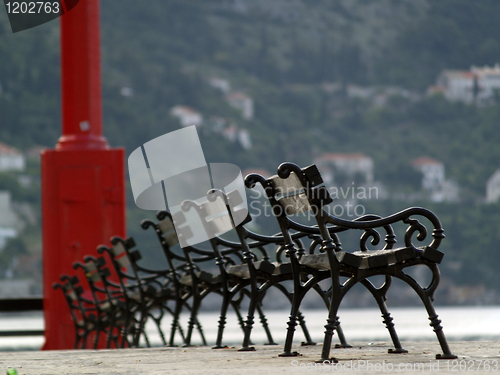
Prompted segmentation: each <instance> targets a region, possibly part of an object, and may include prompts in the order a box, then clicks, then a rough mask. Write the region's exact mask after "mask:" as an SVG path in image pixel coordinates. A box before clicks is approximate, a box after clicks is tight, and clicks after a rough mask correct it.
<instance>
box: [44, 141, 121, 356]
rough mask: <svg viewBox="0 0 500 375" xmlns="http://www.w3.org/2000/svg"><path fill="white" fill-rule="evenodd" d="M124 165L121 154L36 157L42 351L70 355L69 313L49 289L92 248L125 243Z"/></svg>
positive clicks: (74, 153)
mask: <svg viewBox="0 0 500 375" xmlns="http://www.w3.org/2000/svg"><path fill="white" fill-rule="evenodd" d="M124 160H125V158H124V150H123V149H121V148H120V149H87V150H85V149H81V150H77V149H76V150H75V149H73V150H62V149H57V150H47V151H45V152H44V153H43V154H42V218H43V223H42V224H43V278H44V280H43V293H44V315H45V317H44V318H45V340H46V341H45V345H44V346H43V349H71V348H73V345H74V340H75V332H74V331H75V330H74V323H73V322H72V321H71V317H70V313H69V307H68V305H67V303H66V301H65V299H64V296H63V293H62V292H61V290H54V289H53V288H52V284H53V283H54V282H58V281H59V277H60V275H61V274H63V273H66V274H68V275H70V276H71V275H74V274H75V273H76V271H75V270H73V268H72V264H73V262H75V261H82V260H83V257H84V256H85V255H87V254H89V255H94V256H98V254H97V251H96V250H97V246H98V245H100V244H109V239H110V238H111V237H112V236H122V237H125V232H126V229H125V188H124V181H125V168H124ZM78 276H79V279H80V280H82V276H83V275H81V274H78ZM82 281H83V286H84V288H85V287H86V284H85V281H84V280H82Z"/></svg>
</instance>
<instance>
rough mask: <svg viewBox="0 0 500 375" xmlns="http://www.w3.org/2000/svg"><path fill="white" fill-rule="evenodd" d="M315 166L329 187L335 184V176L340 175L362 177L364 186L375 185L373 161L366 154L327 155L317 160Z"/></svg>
mask: <svg viewBox="0 0 500 375" xmlns="http://www.w3.org/2000/svg"><path fill="white" fill-rule="evenodd" d="M314 164H316V166H317V167H318V169H319V171H320V172H321V175H322V177H323V180H324V181H325V183H326V184H327V185H328V184H333V183H335V182H336V181H335V175H336V174H339V173H341V174H343V175H347V176H350V177H352V178H354V176H355V175H356V174H357V175H360V176H362V178H363V182H362V183H363V184H366V185H370V184H372V183H373V160H372V158H370V157H369V156H366V155H364V154H360V153H350V154H342V153H325V154H322V155H320V156H319V157H317V158H315V159H314ZM337 182H338V181H337Z"/></svg>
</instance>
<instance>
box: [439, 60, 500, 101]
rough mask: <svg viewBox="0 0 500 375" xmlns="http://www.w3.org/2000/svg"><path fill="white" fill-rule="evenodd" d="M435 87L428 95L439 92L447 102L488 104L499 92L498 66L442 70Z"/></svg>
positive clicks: (499, 75) (499, 77) (499, 66)
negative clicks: (497, 91)
mask: <svg viewBox="0 0 500 375" xmlns="http://www.w3.org/2000/svg"><path fill="white" fill-rule="evenodd" d="M436 83H437V86H433V87H431V88H430V89H429V92H430V93H434V92H441V93H443V94H444V96H445V98H446V99H448V100H457V101H463V102H465V103H472V102H474V100H476V102H477V103H482V104H485V103H488V102H490V101H491V100H492V99H493V98H494V97H495V90H500V65H498V64H496V65H495V66H494V67H492V68H491V67H488V66H484V67H482V68H480V67H476V66H472V67H471V68H470V70H444V71H443V72H442V73H441V74H440V75H439V76H438V78H437V82H436Z"/></svg>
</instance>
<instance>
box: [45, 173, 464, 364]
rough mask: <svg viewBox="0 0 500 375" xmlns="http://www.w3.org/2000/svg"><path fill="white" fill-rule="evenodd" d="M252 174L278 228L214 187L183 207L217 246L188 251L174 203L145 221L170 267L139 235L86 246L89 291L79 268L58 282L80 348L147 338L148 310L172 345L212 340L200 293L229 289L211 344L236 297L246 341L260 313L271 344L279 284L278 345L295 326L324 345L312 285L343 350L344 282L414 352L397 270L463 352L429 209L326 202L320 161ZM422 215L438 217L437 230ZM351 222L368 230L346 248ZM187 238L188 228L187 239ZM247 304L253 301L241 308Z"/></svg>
mask: <svg viewBox="0 0 500 375" xmlns="http://www.w3.org/2000/svg"><path fill="white" fill-rule="evenodd" d="M245 183H246V185H247V187H248V188H256V186H257V185H260V186H261V187H262V188H263V189H264V192H265V195H266V197H267V200H268V203H269V204H270V205H271V206H272V208H273V214H274V216H275V218H276V220H277V222H278V224H279V227H280V233H277V234H276V235H273V236H266V235H261V234H258V233H255V232H253V231H251V230H250V229H248V223H249V222H250V221H251V220H252V219H251V217H250V215H249V214H248V211H247V210H246V209H239V210H236V208H235V207H237V206H238V205H239V203H240V202H241V201H242V199H241V196H239V195H238V194H239V193H238V192H237V191H234V192H229V193H227V194H225V193H223V192H221V191H214V192H210V194H209V195H208V199H207V201H206V202H204V203H196V202H193V201H186V202H184V203H183V205H182V210H183V211H184V212H188V211H190V210H195V211H196V212H197V213H198V215H199V218H200V220H201V222H202V223H203V230H205V231H206V233H208V234H210V235H209V237H212V238H211V239H210V241H209V243H210V244H209V247H208V248H200V247H196V246H185V247H183V248H182V249H181V250H179V247H178V246H177V244H178V242H179V236H181V237H182V236H185V237H189V236H190V235H192V234H189V231H184V230H183V231H177V232H176V230H175V227H177V228H179V227H180V225H179V224H182V223H183V220H184V218H183V217H182V216H183V215H182V213H176V214H175V215H174V217H172V215H171V214H170V213H169V212H166V211H160V212H159V213H158V214H157V221H150V220H145V221H143V222H142V223H141V225H142V228H143V229H153V230H154V231H155V233H156V235H157V238H158V240H159V243H160V245H161V249H162V250H163V253H164V255H165V257H166V259H167V262H168V268H167V269H165V270H150V269H145V268H143V267H141V266H140V265H139V264H138V260H139V259H140V258H141V255H140V252H139V250H137V249H136V248H135V244H134V241H133V240H132V239H127V240H124V239H121V238H113V239H112V241H111V242H112V246H111V247H105V246H101V247H100V248H99V249H98V251H99V253H103V254H104V253H105V254H106V258H104V257H99V258H94V257H90V256H88V257H86V258H85V259H84V262H82V263H75V265H74V267H75V268H81V269H83V271H84V272H83V273H84V275H85V278H86V279H87V281H88V285H89V287H90V290H88V291H84V289H83V287H82V286H81V282H80V280H79V279H78V278H77V277H76V276H68V275H63V276H61V282H60V283H58V284H55V287H59V288H61V289H62V290H63V291H64V294H65V296H66V299H67V301H68V305H69V307H70V311H71V312H72V314H73V315H72V316H73V321H74V322H75V329H76V332H77V335H76V342H75V348H76V347H82V348H84V347H86V346H88V345H89V341H91V342H93V344H92V345H93V346H94V347H98V345H99V340H104V339H105V340H106V346H107V347H112V346H116V347H127V346H138V345H139V342H140V340H141V338H143V340H144V342H145V343H146V344H147V345H149V340H148V337H147V334H146V332H145V325H146V322H147V321H148V320H152V321H153V322H154V323H155V324H156V327H157V328H158V332H159V334H160V337H161V339H162V340H163V343H164V344H165V345H175V344H176V343H175V338H176V335H179V336H181V338H182V343H183V344H184V345H186V346H189V345H191V340H192V335H193V332H194V331H195V330H196V331H198V333H199V334H200V336H201V338H202V342H203V344H205V345H206V340H205V337H204V334H203V329H202V327H201V325H200V324H199V322H198V319H197V315H198V312H199V310H200V308H201V304H202V301H203V299H204V298H206V297H207V296H208V295H210V294H212V293H216V294H218V295H220V297H221V298H222V304H221V310H220V318H219V326H218V334H217V339H216V342H215V346H214V348H224V347H225V346H224V344H223V333H224V328H225V323H226V316H227V313H228V310H229V307H232V309H233V310H234V312H235V314H236V316H237V319H238V321H239V324H240V326H241V329H242V336H243V340H242V346H241V349H240V350H243V351H247V350H254V348H253V347H252V346H251V332H252V328H253V325H254V319H255V314H257V315H258V316H259V318H260V321H261V324H262V326H263V328H264V330H265V332H266V334H267V339H268V343H274V340H273V338H272V334H271V331H270V329H269V326H268V324H267V320H266V318H265V315H264V312H263V310H262V307H263V306H265V296H266V294H268V293H267V292H268V290H269V289H270V288H277V289H278V290H279V291H280V292H281V293H283V295H284V296H285V297H286V298H287V299H288V300H289V301H290V317H289V320H288V323H287V326H288V327H287V335H286V340H285V344H284V350H283V353H282V354H281V355H282V356H295V355H298V353H297V352H296V351H293V350H292V342H293V337H294V333H295V330H296V326H297V325H300V327H301V330H302V331H303V334H304V337H305V340H304V343H303V345H313V344H315V343H314V342H313V341H312V339H311V336H310V334H309V332H308V330H307V327H306V324H305V320H304V317H303V316H302V314H301V313H300V306H301V303H302V301H303V299H304V297H305V295H306V294H307V293H308V292H309V291H311V290H313V291H315V293H317V294H318V295H319V296H320V298H321V299H322V300H323V301H324V303H325V305H326V307H327V309H328V314H327V319H326V324H325V329H326V331H325V336H324V343H323V348H322V358H321V361H329V360H334V359H332V358H330V348H331V343H332V336H333V334H334V332H337V336H338V339H339V341H340V343H339V344H337V345H336V346H337V347H349V345H348V343H347V342H346V339H345V337H344V334H343V332H342V329H341V326H340V323H339V318H338V316H337V314H338V308H339V306H340V303H341V301H342V299H343V297H344V296H345V295H346V294H347V292H348V291H349V290H350V289H351V288H352V287H353V286H354V285H356V284H357V283H360V284H362V285H363V286H364V287H365V288H367V290H368V291H369V292H370V293H371V294H372V295H373V297H374V299H375V301H376V302H377V304H378V306H379V308H380V311H381V313H382V318H383V322H384V324H385V325H386V327H387V329H388V332H389V335H390V337H391V339H392V342H393V344H394V348H393V349H391V350H390V352H391V353H405V352H406V350H405V349H403V347H402V345H401V343H400V340H399V338H398V336H397V333H396V330H395V326H394V323H393V318H392V317H391V315H390V313H389V310H388V308H387V305H386V302H385V301H386V298H387V291H388V290H389V288H390V285H391V281H392V278H398V279H400V280H402V281H404V282H405V283H406V284H408V285H409V286H410V287H411V288H412V289H413V290H414V291H415V292H416V293H417V295H418V296H419V297H420V299H421V301H422V303H423V304H424V307H425V308H426V310H427V313H428V315H429V319H430V325H431V326H432V327H433V329H434V331H435V333H436V335H437V338H438V341H439V344H440V345H441V348H442V351H443V353H442V354H438V355H437V356H436V358H447V359H449V358H456V357H455V356H454V355H453V354H452V353H451V351H450V349H449V347H448V344H447V342H446V339H445V336H444V333H443V329H442V326H441V324H440V323H441V321H440V320H439V319H438V315H437V314H436V312H435V309H434V307H433V304H432V301H433V296H434V292H435V290H436V288H437V286H438V284H439V277H440V276H439V269H438V264H439V263H440V262H441V260H442V257H443V253H442V252H440V251H439V250H438V247H439V245H440V242H441V240H442V239H443V238H444V234H443V229H442V227H441V224H440V222H439V220H438V218H437V217H436V216H435V215H434V214H433V213H432V212H430V211H428V210H426V209H423V208H408V209H406V210H403V211H401V212H399V213H396V214H394V215H391V216H388V217H384V218H382V217H379V216H376V215H364V216H362V217H359V218H357V219H355V220H343V219H340V218H337V217H335V216H333V215H331V214H329V213H328V209H327V206H328V204H329V203H331V202H332V199H331V197H330V195H329V193H328V190H327V189H326V187H325V186H324V185H323V180H322V178H321V175H320V173H319V171H318V169H317V168H316V167H315V166H314V165H313V166H309V167H307V168H304V169H301V168H299V167H298V166H296V165H294V164H291V163H283V164H282V165H280V166H279V168H278V174H277V175H276V176H273V177H271V178H269V179H265V178H264V177H262V176H260V175H256V174H251V175H249V176H247V177H246V179H245ZM303 212H311V213H312V214H313V216H314V219H315V225H305V224H301V223H299V222H297V221H296V220H295V219H294V215H296V214H299V213H303ZM241 215H246V218H245V219H244V220H243V221H242V222H241V223H240V224H238V225H234V223H235V222H240V221H241V220H238V221H236V220H234V219H235V217H241ZM228 220H229V221H230V222H232V223H233V227H234V230H235V232H236V234H237V238H238V240H237V241H229V240H227V239H224V238H222V237H220V236H217V235H216V234H217V233H221V232H223V230H222V228H223V227H224V225H226V224H227V222H228ZM419 220H420V221H423V223H421V222H420V221H419ZM174 222H175V223H176V226H175V227H174ZM395 224H396V225H395ZM401 224H403V225H404V226H405V228H406V229H405V231H404V234H403V235H402V236H401V237H402V239H403V241H402V246H401V247H395V244H396V233H395V231H394V228H395V227H396V226H398V225H401ZM424 224H427V225H428V226H430V227H432V233H431V235H430V236H428V233H427V229H426V227H425V226H424ZM352 231H359V232H360V241H359V248H358V249H349V250H351V251H344V249H342V246H341V242H340V237H341V236H342V235H343V234H344V232H352ZM429 237H430V238H429ZM427 239H429V240H428V241H427V242H428V243H426V240H427ZM186 240H188V238H184V241H186ZM414 242H417V244H414ZM369 247H370V248H375V249H369ZM174 249H177V250H174ZM105 259H107V260H105ZM417 265H423V266H426V267H427V268H428V269H429V270H430V272H431V274H432V280H431V281H430V283H429V284H428V285H425V286H421V285H420V284H419V283H418V282H417V281H416V280H415V279H414V278H412V277H411V276H410V275H409V274H408V272H407V270H408V269H411V268H413V266H417ZM110 269H111V270H110ZM112 275H113V276H114V277H112ZM378 275H383V276H384V277H385V282H384V283H383V284H382V285H381V286H375V284H374V283H373V282H372V281H370V280H371V279H370V278H372V277H374V276H378ZM287 281H288V282H287ZM290 283H291V284H292V285H291V287H290V285H289V284H290ZM325 285H326V287H325ZM243 307H246V311H242V309H243ZM183 311H189V315H190V318H189V322H188V325H187V327H186V328H184V329H183V327H181V325H180V321H179V318H180V314H181V313H182V312H183ZM166 315H168V316H169V317H170V319H171V321H172V323H171V328H170V332H169V337H168V338H166V337H165V335H164V333H163V332H162V328H161V321H162V319H163V318H164V316H166Z"/></svg>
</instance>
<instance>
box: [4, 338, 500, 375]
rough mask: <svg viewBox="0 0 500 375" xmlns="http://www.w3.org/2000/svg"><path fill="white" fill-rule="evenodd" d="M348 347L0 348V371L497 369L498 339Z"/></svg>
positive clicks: (33, 374)
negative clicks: (326, 359)
mask: <svg viewBox="0 0 500 375" xmlns="http://www.w3.org/2000/svg"><path fill="white" fill-rule="evenodd" d="M351 344H353V348H352V349H332V355H333V356H335V357H336V358H337V359H338V360H339V363H338V364H333V365H326V364H316V363H315V361H316V360H318V359H319V358H320V352H321V348H322V346H321V345H317V346H311V347H299V346H297V347H296V348H294V350H298V351H299V352H300V354H301V356H298V357H292V358H282V357H278V354H279V353H280V352H281V349H282V347H281V346H261V345H257V346H256V349H257V351H255V352H238V351H237V347H231V348H228V349H221V350H212V349H210V347H191V348H165V347H161V348H151V349H113V350H99V351H94V350H69V351H25V352H0V365H1V367H0V374H5V371H6V370H7V368H9V367H14V368H16V369H17V372H18V374H19V375H22V374H26V375H42V374H44V375H45V374H51V375H52V374H103V375H104V374H105V375H108V374H127V375H138V374H147V375H155V374H179V375H181V374H182V375H184V374H185V375H188V374H205V375H212V374H213V375H221V374H228V375H229V374H231V375H246V374H259V375H267V374H289V373H312V372H317V373H325V372H326V373H332V372H337V373H358V374H376V373H384V374H386V373H393V374H412V373H418V374H436V373H457V372H469V373H471V372H474V373H477V374H491V373H500V342H498V341H450V343H449V344H450V347H451V350H452V352H453V353H454V354H456V355H458V359H457V360H440V361H437V360H436V359H435V354H436V353H439V352H440V350H439V345H438V343H437V341H420V342H415V341H404V342H403V347H404V348H405V349H407V350H408V353H407V354H388V353H387V349H388V348H390V347H391V346H390V345H389V343H388V342H373V343H367V342H353V343H351Z"/></svg>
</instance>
